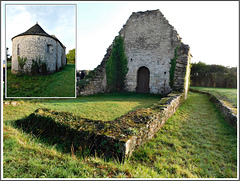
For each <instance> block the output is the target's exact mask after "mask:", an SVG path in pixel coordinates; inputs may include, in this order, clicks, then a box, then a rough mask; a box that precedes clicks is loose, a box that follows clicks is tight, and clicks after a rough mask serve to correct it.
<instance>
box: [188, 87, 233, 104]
mask: <svg viewBox="0 0 240 181" xmlns="http://www.w3.org/2000/svg"><path fill="white" fill-rule="evenodd" d="M191 88H192V89H197V90H202V91H205V92H209V93H211V94H213V95H215V96H216V97H217V98H219V99H221V100H223V101H227V102H229V103H230V104H232V105H233V106H235V107H237V89H235V88H215V87H191Z"/></svg>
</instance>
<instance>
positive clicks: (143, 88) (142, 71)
mask: <svg viewBox="0 0 240 181" xmlns="http://www.w3.org/2000/svg"><path fill="white" fill-rule="evenodd" d="M149 78H150V71H149V69H148V68H147V67H140V68H139V69H138V73H137V88H136V91H137V92H139V93H149V92H150V89H149Z"/></svg>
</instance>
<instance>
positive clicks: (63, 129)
mask: <svg viewBox="0 0 240 181" xmlns="http://www.w3.org/2000/svg"><path fill="white" fill-rule="evenodd" d="M56 114H58V113H56ZM63 119H66V118H64V116H63ZM82 119H84V118H82ZM84 124H90V126H91V125H94V126H93V127H94V131H91V130H89V131H84V130H77V129H74V128H72V127H70V126H69V125H67V124H64V123H61V122H57V121H55V120H54V119H53V118H51V117H50V116H39V115H36V114H34V113H32V114H30V115H29V116H28V117H26V118H23V119H19V120H16V121H15V122H14V123H13V126H14V127H15V128H17V129H21V130H23V131H24V132H26V133H28V134H31V135H32V136H33V137H35V138H37V139H39V141H40V142H41V143H43V144H46V145H49V146H55V147H56V149H57V150H58V151H60V152H62V153H71V154H72V155H73V156H77V157H81V158H84V157H87V156H94V155H97V156H99V157H101V158H103V159H105V160H106V161H109V160H111V159H117V160H118V161H123V154H124V150H121V149H120V145H122V144H124V143H125V142H122V141H120V140H117V139H114V138H111V137H108V136H105V135H101V134H98V130H102V129H103V128H104V123H103V122H102V121H92V120H89V119H84ZM83 126H84V125H83ZM96 130H97V131H96ZM121 148H122V147H121Z"/></svg>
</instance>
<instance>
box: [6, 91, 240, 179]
mask: <svg viewBox="0 0 240 181" xmlns="http://www.w3.org/2000/svg"><path fill="white" fill-rule="evenodd" d="M109 97H110V96H109V95H102V96H101V95H96V96H89V97H82V98H78V101H80V100H84V99H85V100H86V102H85V103H87V102H91V101H92V103H93V102H98V101H99V102H100V103H101V104H104V101H105V100H107V99H111V98H109ZM113 97H115V98H114V100H118V101H119V102H123V101H124V98H123V97H122V96H121V95H115V96H114V95H112V99H113ZM136 97H137V99H136V100H138V99H140V97H141V96H140V95H139V97H138V95H136ZM87 99H88V100H87ZM129 99H130V97H128V95H126V99H125V101H126V102H129ZM147 99H148V98H147ZM96 100H97V101H96ZM49 101H50V100H46V102H45V101H41V102H38V100H33V101H24V102H22V105H20V106H16V107H13V106H5V107H4V113H3V114H4V115H3V116H4V117H3V118H4V123H3V139H4V143H3V177H4V178H27V177H28V178H86V177H88V178H107V177H114V178H116V177H124V178H126V177H135V178H149V177H154V178H167V177H172V178H178V177H180V178H182V177H184V178H185V177H191V178H195V177H196V178H206V177H209V178H213V177H218V178H223V177H226V178H231V177H235V178H236V177H237V137H236V133H235V130H234V129H233V128H232V127H231V126H230V125H229V124H228V123H227V122H225V121H224V119H223V116H222V115H221V114H220V112H219V111H218V110H217V109H216V107H215V106H214V104H212V103H211V102H210V101H209V98H208V97H207V96H206V95H202V94H197V93H190V94H189V96H188V100H186V101H185V102H184V103H183V104H182V106H181V107H180V108H179V109H178V110H177V112H176V114H175V115H174V116H173V117H172V118H171V119H169V120H168V121H167V122H166V124H165V126H164V127H163V128H162V129H161V130H160V131H159V132H158V133H157V134H156V136H155V137H154V138H153V139H151V140H150V141H149V142H148V143H147V144H145V145H143V146H142V147H140V148H139V149H138V150H136V151H135V152H134V154H133V156H132V157H131V158H130V159H128V160H126V161H125V162H124V163H119V162H118V161H117V160H110V161H108V162H106V161H105V160H103V159H102V158H97V157H94V156H87V157H80V156H76V155H75V154H74V150H73V151H72V153H62V152H60V151H59V150H58V149H57V148H56V147H55V146H52V145H47V144H46V143H44V142H42V141H41V140H40V139H39V138H38V137H35V136H33V135H31V134H27V133H24V132H22V131H21V130H20V129H16V128H14V126H13V125H14V120H16V119H20V118H22V117H24V116H25V115H28V114H29V113H31V112H32V111H33V110H35V109H36V108H37V107H39V106H42V105H48V104H49V106H50V105H51V106H52V108H54V104H56V105H55V106H56V107H57V106H59V108H60V104H61V103H60V102H62V105H64V104H65V106H66V105H67V100H54V101H55V102H53V103H49ZM52 101H53V100H52ZM58 101H59V102H58ZM64 101H66V102H64ZM68 101H69V100H68ZM71 101H73V100H71ZM71 101H70V102H69V104H68V105H70V104H73V102H71ZM50 102H51V101H50ZM58 104H59V105H58ZM149 104H150V103H149ZM65 106H62V107H65ZM138 106H139V105H138ZM82 107H84V106H82ZM135 108H136V107H135ZM95 111H96V110H95ZM95 111H94V110H93V111H92V114H93V115H94V114H95ZM119 111H120V110H119Z"/></svg>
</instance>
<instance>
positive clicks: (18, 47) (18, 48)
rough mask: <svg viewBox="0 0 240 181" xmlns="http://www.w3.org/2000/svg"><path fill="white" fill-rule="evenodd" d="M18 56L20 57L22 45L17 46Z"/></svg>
mask: <svg viewBox="0 0 240 181" xmlns="http://www.w3.org/2000/svg"><path fill="white" fill-rule="evenodd" d="M17 55H20V45H19V44H18V45H17Z"/></svg>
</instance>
